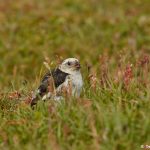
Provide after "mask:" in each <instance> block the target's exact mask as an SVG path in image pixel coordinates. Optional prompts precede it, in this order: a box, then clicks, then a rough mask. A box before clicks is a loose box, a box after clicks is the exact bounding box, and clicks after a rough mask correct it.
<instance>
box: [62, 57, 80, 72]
mask: <svg viewBox="0 0 150 150" xmlns="http://www.w3.org/2000/svg"><path fill="white" fill-rule="evenodd" d="M80 68H81V66H80V63H79V60H78V59H76V58H67V59H65V60H64V61H63V62H62V63H61V64H60V65H59V69H60V70H61V71H63V72H66V73H69V74H74V73H77V72H80Z"/></svg>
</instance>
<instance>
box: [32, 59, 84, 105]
mask: <svg viewBox="0 0 150 150" xmlns="http://www.w3.org/2000/svg"><path fill="white" fill-rule="evenodd" d="M80 70H81V65H80V62H79V60H78V59H76V58H67V59H65V60H63V61H62V63H61V64H59V65H58V66H57V67H56V68H55V69H53V70H52V71H51V70H49V71H48V72H47V73H46V74H45V75H44V76H43V78H42V80H41V83H40V85H39V87H38V88H37V90H36V91H35V92H34V94H33V96H32V99H31V107H33V106H34V105H36V104H37V102H38V101H39V100H40V99H42V100H44V101H45V100H46V99H53V100H56V101H59V100H61V99H63V98H64V97H63V94H64V93H63V92H64V91H65V92H66V93H69V94H70V96H72V97H76V98H78V97H80V94H81V91H82V88H83V78H82V74H81V71H80Z"/></svg>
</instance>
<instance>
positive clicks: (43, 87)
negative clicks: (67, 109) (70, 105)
mask: <svg viewBox="0 0 150 150" xmlns="http://www.w3.org/2000/svg"><path fill="white" fill-rule="evenodd" d="M68 75H69V74H68V73H65V72H62V71H61V70H60V69H58V68H57V69H55V70H52V72H50V71H49V72H47V73H46V74H45V75H44V77H43V78H42V81H41V84H40V86H39V88H38V91H39V92H38V95H36V96H34V98H33V99H32V102H31V106H33V105H35V104H36V103H37V101H38V96H43V95H44V94H46V93H47V92H48V86H49V84H50V83H49V78H50V77H51V76H52V77H53V79H54V84H55V88H57V87H58V86H59V85H61V84H62V83H63V82H64V81H65V79H66V77H67V76H68Z"/></svg>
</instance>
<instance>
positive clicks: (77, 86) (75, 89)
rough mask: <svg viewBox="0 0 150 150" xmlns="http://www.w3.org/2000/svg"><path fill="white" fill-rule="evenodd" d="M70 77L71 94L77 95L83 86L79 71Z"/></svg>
mask: <svg viewBox="0 0 150 150" xmlns="http://www.w3.org/2000/svg"><path fill="white" fill-rule="evenodd" d="M70 79H71V82H72V96H75V97H79V96H80V93H81V90H82V86H83V80H82V76H81V73H80V72H78V73H76V74H73V75H70Z"/></svg>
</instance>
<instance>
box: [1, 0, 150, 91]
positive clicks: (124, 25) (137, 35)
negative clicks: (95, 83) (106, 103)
mask: <svg viewBox="0 0 150 150" xmlns="http://www.w3.org/2000/svg"><path fill="white" fill-rule="evenodd" d="M149 6H150V3H149V0H132V1H131V0H71V1H70V0H64V1H59V0H55V1H52V0H13V1H12V0H2V1H1V2H0V83H1V84H0V88H2V89H3V88H4V86H9V85H11V84H12V82H14V81H15V82H17V81H18V82H19V83H20V82H21V81H23V80H28V81H31V82H33V81H34V79H35V77H36V76H38V75H39V72H40V69H41V67H42V63H43V61H44V57H45V56H47V57H49V58H50V60H51V61H55V59H56V55H58V56H62V57H63V58H67V57H77V58H80V61H81V63H83V65H84V64H85V62H88V63H89V64H90V63H91V64H93V65H94V66H96V65H98V63H99V62H98V58H99V55H100V54H102V55H103V54H104V53H107V55H110V56H113V57H115V55H118V53H119V51H121V50H122V49H125V51H131V50H133V51H136V53H138V51H149V50H150V10H149Z"/></svg>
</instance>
